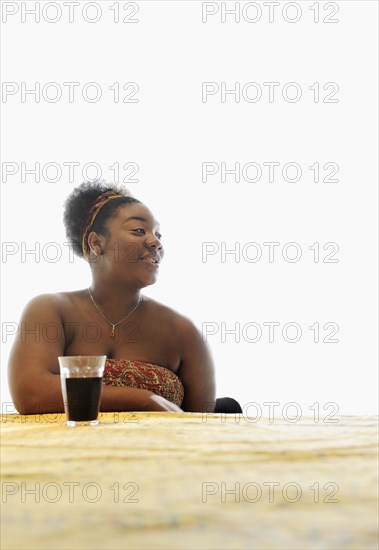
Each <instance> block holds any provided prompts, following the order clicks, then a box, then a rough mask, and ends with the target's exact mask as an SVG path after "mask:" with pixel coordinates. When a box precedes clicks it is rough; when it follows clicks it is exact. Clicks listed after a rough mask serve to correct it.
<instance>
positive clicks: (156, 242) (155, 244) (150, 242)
mask: <svg viewBox="0 0 379 550" xmlns="http://www.w3.org/2000/svg"><path fill="white" fill-rule="evenodd" d="M148 245H149V246H150V247H151V248H157V249H158V250H161V249H162V248H163V246H162V243H161V241H160V240H159V239H158V237H156V236H155V235H154V236H152V237H151V238H150V239H148Z"/></svg>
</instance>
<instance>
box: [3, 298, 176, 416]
mask: <svg viewBox="0 0 379 550" xmlns="http://www.w3.org/2000/svg"><path fill="white" fill-rule="evenodd" d="M65 347H66V341H65V332H64V327H63V322H62V319H61V316H60V315H59V297H57V296H55V295H53V294H45V295H42V296H37V297H36V298H34V299H33V300H31V301H30V302H29V304H28V305H27V306H26V308H25V310H24V312H23V314H22V317H21V321H20V325H19V330H18V333H17V337H16V340H15V342H14V344H13V347H12V350H11V355H10V359H9V367H8V378H9V387H10V392H11V395H12V399H13V401H14V404H15V407H16V409H17V410H18V411H19V413H21V414H37V413H48V412H64V406H63V398H62V391H61V382H60V376H59V363H58V356H62V355H64V351H65ZM100 409H101V411H180V410H181V409H179V407H177V406H176V405H175V404H173V403H170V402H169V401H167V400H166V399H164V398H163V397H160V396H157V395H155V394H154V393H152V392H149V391H147V390H140V389H137V388H127V387H124V388H112V387H109V386H105V385H103V388H102V393H101V404H100Z"/></svg>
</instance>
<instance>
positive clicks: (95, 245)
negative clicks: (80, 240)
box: [88, 231, 103, 256]
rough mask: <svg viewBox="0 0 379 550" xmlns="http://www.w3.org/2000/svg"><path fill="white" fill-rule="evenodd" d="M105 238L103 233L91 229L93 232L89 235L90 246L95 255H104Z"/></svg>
mask: <svg viewBox="0 0 379 550" xmlns="http://www.w3.org/2000/svg"><path fill="white" fill-rule="evenodd" d="M102 244H103V239H102V237H101V235H99V234H98V233H96V232H95V231H91V233H90V234H89V235H88V246H89V249H90V251H91V252H92V254H94V255H95V256H102V254H103V247H102Z"/></svg>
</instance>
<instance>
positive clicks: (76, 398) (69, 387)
mask: <svg viewBox="0 0 379 550" xmlns="http://www.w3.org/2000/svg"><path fill="white" fill-rule="evenodd" d="M101 381H102V379H101V378H97V377H96V378H95V377H94V378H66V391H67V408H68V419H69V420H75V421H76V422H81V421H82V422H83V421H89V420H96V419H97V415H98V413H99V405H100V394H101Z"/></svg>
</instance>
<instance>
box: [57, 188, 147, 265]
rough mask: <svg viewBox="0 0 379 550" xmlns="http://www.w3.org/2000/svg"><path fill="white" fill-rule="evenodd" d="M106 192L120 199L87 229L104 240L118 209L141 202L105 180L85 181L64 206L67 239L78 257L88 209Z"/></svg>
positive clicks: (71, 194) (86, 222)
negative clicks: (110, 221) (103, 237)
mask: <svg viewBox="0 0 379 550" xmlns="http://www.w3.org/2000/svg"><path fill="white" fill-rule="evenodd" d="M109 191H111V192H113V193H117V194H119V195H122V196H121V197H117V198H113V199H112V200H109V201H108V202H106V203H105V204H104V206H102V207H101V209H100V210H99V212H98V214H97V215H96V217H95V220H94V222H93V224H92V225H91V227H90V229H91V231H96V233H100V234H101V235H104V236H107V233H108V231H107V226H106V224H107V221H108V220H109V219H110V218H112V217H113V216H114V215H115V214H116V212H117V210H118V209H119V208H120V207H121V206H125V205H127V204H133V203H140V202H141V201H139V200H138V199H136V198H134V197H133V196H132V195H131V194H130V193H129V191H128V190H127V189H125V187H123V186H120V185H116V184H112V183H106V182H105V181H104V180H95V181H85V182H84V183H82V184H81V185H79V186H78V187H75V189H74V190H73V191H72V193H70V195H69V196H68V197H67V199H66V201H65V203H64V214H63V221H64V225H65V228H66V235H67V238H68V240H69V242H70V243H71V246H72V247H73V250H74V253H75V254H76V255H77V256H80V257H83V256H84V254H83V249H82V238H83V235H84V232H85V230H86V227H87V225H88V223H89V222H90V219H89V217H90V211H91V208H92V207H93V206H94V204H95V203H96V201H97V199H98V197H99V196H100V195H102V194H103V193H106V192H109Z"/></svg>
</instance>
